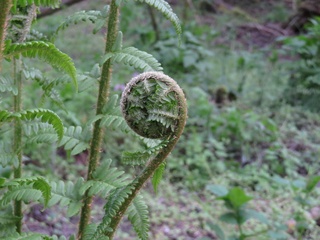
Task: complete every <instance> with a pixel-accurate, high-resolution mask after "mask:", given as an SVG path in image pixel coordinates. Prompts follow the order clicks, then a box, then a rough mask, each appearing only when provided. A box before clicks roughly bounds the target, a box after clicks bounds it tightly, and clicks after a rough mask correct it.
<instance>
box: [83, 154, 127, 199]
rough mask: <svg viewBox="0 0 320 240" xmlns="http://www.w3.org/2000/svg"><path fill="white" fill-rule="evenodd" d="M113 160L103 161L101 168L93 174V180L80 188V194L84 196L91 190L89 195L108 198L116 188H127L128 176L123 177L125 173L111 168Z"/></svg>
mask: <svg viewBox="0 0 320 240" xmlns="http://www.w3.org/2000/svg"><path fill="white" fill-rule="evenodd" d="M111 162H112V160H111V159H107V160H105V161H103V163H102V164H101V166H100V167H98V168H97V169H96V171H95V172H94V173H93V180H89V181H87V182H85V183H84V184H83V185H82V187H81V188H80V190H79V192H80V194H84V193H85V192H86V191H87V190H89V195H90V196H92V195H97V194H99V195H100V196H101V197H102V198H106V197H107V196H108V194H109V193H110V192H111V191H112V190H114V189H115V188H119V187H123V186H125V185H126V184H127V183H128V181H127V178H128V177H127V176H126V175H123V174H124V172H123V171H119V170H118V169H117V168H112V167H110V165H111Z"/></svg>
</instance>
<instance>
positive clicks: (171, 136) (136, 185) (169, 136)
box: [104, 72, 187, 239]
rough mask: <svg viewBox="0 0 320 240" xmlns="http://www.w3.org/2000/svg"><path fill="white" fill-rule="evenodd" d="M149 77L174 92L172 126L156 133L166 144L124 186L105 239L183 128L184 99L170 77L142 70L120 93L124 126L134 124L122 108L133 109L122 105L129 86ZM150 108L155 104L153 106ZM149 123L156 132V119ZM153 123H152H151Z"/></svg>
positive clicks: (129, 90) (127, 96) (115, 226)
mask: <svg viewBox="0 0 320 240" xmlns="http://www.w3.org/2000/svg"><path fill="white" fill-rule="evenodd" d="M149 79H151V80H152V81H160V82H162V83H164V84H165V85H167V87H168V92H170V93H174V96H175V98H176V100H177V109H178V118H177V120H176V121H175V122H174V124H173V125H171V126H170V127H168V129H170V130H171V131H165V134H164V135H162V134H161V135H160V136H158V137H159V138H160V139H163V140H168V143H167V145H166V147H164V148H162V149H161V150H160V152H159V153H158V154H157V155H156V156H155V157H154V158H153V159H152V160H151V161H150V162H149V163H148V164H147V166H146V167H145V168H144V170H143V171H142V172H141V174H140V175H138V176H137V177H136V178H135V180H134V181H133V182H132V183H131V184H130V185H129V186H128V188H130V189H133V190H132V191H131V192H130V193H129V194H128V195H127V197H126V198H125V200H124V201H123V202H122V203H121V205H120V207H119V208H118V210H117V213H116V214H114V215H113V216H112V217H111V219H110V220H109V224H108V228H109V229H110V230H107V231H105V232H104V235H105V236H107V237H109V239H112V238H113V236H114V234H115V231H116V229H117V227H118V225H119V223H120V221H121V219H122V217H123V215H124V213H125V212H126V210H127V208H128V207H129V205H130V204H131V203H132V201H133V200H134V198H135V197H136V196H137V194H138V193H139V191H140V189H141V188H142V187H143V186H144V184H145V183H146V181H147V180H148V179H149V178H150V177H151V176H152V175H153V174H154V172H155V171H156V170H157V169H158V168H159V166H160V165H161V164H162V163H163V162H164V161H165V159H166V158H167V157H168V155H169V154H170V153H171V151H172V150H173V148H174V146H175V144H176V143H177V141H178V140H179V137H180V136H181V134H182V132H183V129H184V126H185V124H186V120H187V103H186V99H185V96H184V93H183V91H182V89H181V88H180V87H179V86H178V84H177V83H176V82H175V81H174V80H173V79H171V78H170V77H168V76H166V75H164V74H162V73H159V72H146V73H143V74H141V75H139V76H138V77H136V78H134V79H132V80H131V81H130V82H129V84H128V85H127V87H126V89H125V91H124V93H123V95H122V100H121V107H122V111H123V112H124V117H125V118H126V120H127V123H128V125H129V126H130V125H131V126H134V125H132V122H131V121H132V116H131V117H130V116H129V115H130V113H125V111H127V110H128V111H131V110H132V109H133V107H132V105H131V106H130V107H127V109H126V106H125V105H126V103H127V101H128V100H127V99H129V97H130V96H129V95H130V94H131V92H133V91H132V88H133V87H134V85H136V84H138V83H139V82H143V81H146V80H149ZM168 92H167V93H168ZM146 95H147V96H149V93H147V94H146ZM148 98H152V97H148ZM164 99H166V98H164ZM147 101H149V99H146V100H145V102H144V103H145V104H146V102H147ZM152 107H155V106H154V105H153V106H152ZM140 109H141V108H140ZM134 120H135V119H133V121H134ZM147 121H148V120H147ZM130 122H131V123H130ZM151 122H152V123H151V124H150V125H149V126H150V127H151V128H152V127H154V128H156V131H159V126H160V125H158V122H157V121H156V123H155V122H154V121H151ZM141 124H143V125H144V126H145V127H146V126H147V125H148V124H147V123H146V122H144V121H143V120H142V123H141ZM153 124H155V125H153ZM172 126H173V127H172ZM171 127H172V128H171ZM133 130H134V131H136V132H137V133H138V132H139V131H140V130H138V131H137V129H133ZM144 135H145V136H147V135H148V133H146V134H144ZM151 136H152V137H153V138H154V131H153V130H151Z"/></svg>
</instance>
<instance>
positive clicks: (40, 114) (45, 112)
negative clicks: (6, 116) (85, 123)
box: [19, 108, 63, 140]
mask: <svg viewBox="0 0 320 240" xmlns="http://www.w3.org/2000/svg"><path fill="white" fill-rule="evenodd" d="M19 115H20V117H19V118H20V119H21V120H28V121H31V120H36V119H39V120H40V121H41V122H47V123H49V124H51V125H52V127H53V128H54V130H55V131H56V134H57V135H58V138H59V140H61V139H62V137H63V123H62V120H61V119H60V117H59V116H58V115H57V114H56V113H54V112H53V111H51V110H49V109H41V108H37V109H30V110H25V111H22V112H21V113H19Z"/></svg>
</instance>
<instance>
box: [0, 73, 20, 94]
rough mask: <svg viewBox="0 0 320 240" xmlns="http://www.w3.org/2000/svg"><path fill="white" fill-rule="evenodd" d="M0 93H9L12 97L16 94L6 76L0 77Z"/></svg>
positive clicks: (14, 87)
mask: <svg viewBox="0 0 320 240" xmlns="http://www.w3.org/2000/svg"><path fill="white" fill-rule="evenodd" d="M0 91H1V92H11V93H12V94H13V95H17V94H18V89H17V87H16V86H14V84H13V79H12V78H11V77H10V76H8V75H5V76H1V75H0Z"/></svg>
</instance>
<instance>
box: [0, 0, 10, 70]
mask: <svg viewBox="0 0 320 240" xmlns="http://www.w3.org/2000/svg"><path fill="white" fill-rule="evenodd" d="M11 6H12V0H2V1H1V9H0V71H1V63H2V59H3V51H4V43H5V38H6V30H7V24H8V21H9V13H10V9H11Z"/></svg>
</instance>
